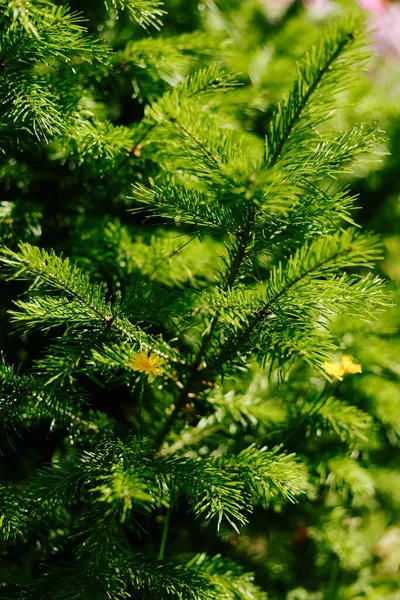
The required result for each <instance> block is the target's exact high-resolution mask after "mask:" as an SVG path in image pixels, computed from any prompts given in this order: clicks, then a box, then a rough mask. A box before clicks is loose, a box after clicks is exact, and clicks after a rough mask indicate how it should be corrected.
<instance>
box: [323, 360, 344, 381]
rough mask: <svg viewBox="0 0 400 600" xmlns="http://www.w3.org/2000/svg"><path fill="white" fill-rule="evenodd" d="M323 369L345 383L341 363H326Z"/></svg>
mask: <svg viewBox="0 0 400 600" xmlns="http://www.w3.org/2000/svg"><path fill="white" fill-rule="evenodd" d="M322 368H323V369H324V371H325V373H326V374H327V375H329V376H330V377H335V378H336V379H340V381H343V375H344V369H343V367H342V365H341V364H340V363H335V362H332V361H331V360H329V361H326V362H324V364H323V365H322Z"/></svg>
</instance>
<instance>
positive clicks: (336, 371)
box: [322, 354, 362, 381]
mask: <svg viewBox="0 0 400 600" xmlns="http://www.w3.org/2000/svg"><path fill="white" fill-rule="evenodd" d="M322 368H323V369H324V371H325V373H326V374H327V375H329V376H330V377H335V378H336V379H339V380H340V381H343V376H344V375H355V374H356V373H362V367H361V365H360V364H358V363H356V362H354V358H353V357H352V356H350V355H349V354H344V355H343V356H342V358H341V360H340V363H339V362H332V361H326V362H324V364H323V365H322Z"/></svg>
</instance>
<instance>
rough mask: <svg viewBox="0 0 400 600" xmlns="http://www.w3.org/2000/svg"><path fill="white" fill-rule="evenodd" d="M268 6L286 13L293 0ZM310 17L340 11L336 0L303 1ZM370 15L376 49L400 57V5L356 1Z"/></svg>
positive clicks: (273, 0) (385, 0) (385, 1)
mask: <svg viewBox="0 0 400 600" xmlns="http://www.w3.org/2000/svg"><path fill="white" fill-rule="evenodd" d="M264 1H265V2H266V3H267V4H269V5H270V6H271V5H274V6H275V7H276V8H278V7H279V11H281V12H284V11H285V10H286V9H287V8H288V7H289V6H290V5H291V4H292V3H293V0H264ZM303 2H304V4H305V6H306V8H307V10H308V11H309V14H310V17H311V18H313V19H322V18H324V17H325V16H326V15H328V14H329V13H332V12H335V10H337V9H339V5H338V4H336V3H335V1H334V0H303ZM354 4H355V5H358V6H360V7H361V8H362V9H364V10H365V12H366V13H367V14H368V15H369V19H368V21H369V25H370V29H371V31H372V32H373V37H374V40H375V47H376V50H377V52H378V53H379V54H382V55H384V56H386V57H400V4H397V3H391V2H390V1H389V0H354Z"/></svg>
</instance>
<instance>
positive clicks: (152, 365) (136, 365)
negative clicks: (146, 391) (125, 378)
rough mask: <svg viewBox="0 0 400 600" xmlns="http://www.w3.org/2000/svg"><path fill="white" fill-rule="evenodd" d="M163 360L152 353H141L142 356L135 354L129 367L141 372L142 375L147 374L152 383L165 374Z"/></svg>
mask: <svg viewBox="0 0 400 600" xmlns="http://www.w3.org/2000/svg"><path fill="white" fill-rule="evenodd" d="M163 362H164V361H163V359H162V358H160V357H159V356H157V354H154V353H153V352H150V354H147V352H140V354H134V355H133V357H132V358H131V360H130V363H129V366H130V368H131V369H133V371H140V373H146V375H147V377H148V379H149V382H150V383H152V382H153V381H154V378H155V377H158V376H159V375H162V374H163V373H164V368H163V367H162V366H161V365H162V364H163Z"/></svg>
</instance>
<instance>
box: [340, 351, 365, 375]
mask: <svg viewBox="0 0 400 600" xmlns="http://www.w3.org/2000/svg"><path fill="white" fill-rule="evenodd" d="M340 364H341V365H342V368H343V370H344V374H345V375H355V374H356V373H362V367H361V365H360V364H358V363H356V362H354V358H353V357H352V356H350V355H349V354H345V355H344V356H342V360H341V361H340Z"/></svg>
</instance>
